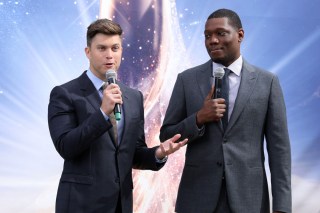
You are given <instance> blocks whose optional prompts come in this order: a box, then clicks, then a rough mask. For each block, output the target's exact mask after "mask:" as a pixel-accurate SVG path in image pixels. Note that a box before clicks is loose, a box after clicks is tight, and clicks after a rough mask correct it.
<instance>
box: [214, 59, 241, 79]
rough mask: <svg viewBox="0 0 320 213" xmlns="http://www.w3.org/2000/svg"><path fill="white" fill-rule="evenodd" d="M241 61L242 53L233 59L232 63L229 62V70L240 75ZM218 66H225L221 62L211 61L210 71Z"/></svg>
mask: <svg viewBox="0 0 320 213" xmlns="http://www.w3.org/2000/svg"><path fill="white" fill-rule="evenodd" d="M242 63H243V59H242V55H240V57H239V58H238V59H237V60H235V61H234V62H233V63H232V64H230V65H229V66H228V67H227V68H228V69H229V70H231V71H232V72H233V73H234V74H236V75H237V76H240V73H241V69H242ZM218 67H222V68H225V66H223V65H222V64H218V63H215V62H212V71H214V70H215V69H217V68H218ZM213 76H214V75H213Z"/></svg>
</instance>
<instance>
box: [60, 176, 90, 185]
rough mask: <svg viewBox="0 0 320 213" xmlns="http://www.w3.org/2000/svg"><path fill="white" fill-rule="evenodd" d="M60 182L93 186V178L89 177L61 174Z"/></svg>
mask: <svg viewBox="0 0 320 213" xmlns="http://www.w3.org/2000/svg"><path fill="white" fill-rule="evenodd" d="M60 182H69V183H81V184H88V185H90V184H93V177H92V176H90V175H76V174H62V176H61V178H60Z"/></svg>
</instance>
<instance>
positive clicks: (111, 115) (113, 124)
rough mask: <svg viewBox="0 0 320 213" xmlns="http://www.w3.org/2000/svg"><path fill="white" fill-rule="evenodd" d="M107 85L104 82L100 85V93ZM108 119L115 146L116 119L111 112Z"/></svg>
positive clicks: (116, 136) (116, 143) (116, 140)
mask: <svg viewBox="0 0 320 213" xmlns="http://www.w3.org/2000/svg"><path fill="white" fill-rule="evenodd" d="M107 85H108V84H107V83H104V84H103V85H102V86H101V88H100V91H101V93H103V90H104V89H105V88H106V87H107ZM109 119H110V122H111V124H112V131H111V135H112V137H113V140H114V142H115V145H116V146H117V145H118V127H117V120H116V117H115V115H114V113H113V112H112V113H111V114H110V115H109Z"/></svg>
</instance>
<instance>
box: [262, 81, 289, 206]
mask: <svg viewBox="0 0 320 213" xmlns="http://www.w3.org/2000/svg"><path fill="white" fill-rule="evenodd" d="M266 142H267V150H268V156H269V166H270V172H271V187H272V196H273V210H274V211H283V212H291V208H292V207H291V206H292V203H291V199H292V198H291V150H290V140H289V134H288V127H287V118H286V107H285V103H284V98H283V94H282V89H281V87H280V83H279V80H278V78H277V77H276V76H275V77H274V79H273V81H272V86H271V91H270V99H269V108H268V116H267V122H266Z"/></svg>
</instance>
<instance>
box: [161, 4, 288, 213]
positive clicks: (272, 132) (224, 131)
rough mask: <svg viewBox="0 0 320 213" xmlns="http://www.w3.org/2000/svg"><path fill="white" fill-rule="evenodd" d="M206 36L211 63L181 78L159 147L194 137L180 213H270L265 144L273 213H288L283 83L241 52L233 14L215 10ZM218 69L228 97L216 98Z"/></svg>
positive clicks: (240, 33)
mask: <svg viewBox="0 0 320 213" xmlns="http://www.w3.org/2000/svg"><path fill="white" fill-rule="evenodd" d="M204 37H205V46H206V48H207V51H208V54H209V56H210V58H211V59H210V60H209V61H208V62H206V63H204V64H202V65H199V66H196V67H194V68H191V69H189V70H186V71H184V72H182V73H180V74H179V75H178V78H177V80H176V83H175V86H174V89H173V92H172V96H171V99H170V102H169V106H168V109H167V112H166V115H165V118H164V121H163V126H162V127H161V130H160V139H161V141H164V140H166V139H168V138H170V137H172V136H173V135H174V134H176V133H178V132H179V133H181V135H182V138H189V142H188V145H187V150H186V158H185V166H184V170H183V174H182V177H181V182H180V186H179V191H178V197H177V203H176V211H177V212H178V213H196V212H197V213H198V212H201V213H212V212H215V213H228V212H236V213H237V212H239V213H242V212H246V213H269V212H270V210H269V209H270V205H269V193H268V184H267V178H266V171H265V163H264V140H266V147H267V151H268V157H269V167H270V172H271V189H272V201H273V202H272V203H273V211H274V212H291V151H290V141H289V135H288V128H287V119H286V108H285V103H284V98H283V94H282V90H281V87H280V84H279V80H278V78H277V76H276V75H275V74H273V73H270V72H267V71H264V70H262V69H260V68H258V67H255V66H253V65H251V64H249V63H248V62H247V61H246V60H245V59H244V58H243V57H242V55H241V54H240V44H241V42H242V40H243V39H244V30H243V28H242V24H241V21H240V18H239V16H238V15H237V14H236V13H235V12H234V11H231V10H228V9H220V10H217V11H215V12H213V13H212V14H211V15H210V16H209V17H208V19H207V21H206V24H205V30H204ZM217 68H219V69H225V73H226V74H225V76H224V77H223V78H225V79H223V81H225V82H229V83H225V84H222V85H224V86H226V87H222V92H223V93H224V92H226V94H227V95H228V98H214V99H213V98H212V97H213V92H214V89H213V87H212V88H211V84H210V78H211V77H212V76H213V73H214V71H215V70H216V69H217ZM230 70H231V71H230ZM228 72H229V73H230V74H229V75H228V74H227V73H228ZM227 88H229V89H227ZM226 97H227V96H226ZM227 99H228V100H227ZM226 112H227V113H226ZM224 118H225V119H224ZM223 120H224V121H223ZM221 121H222V122H221ZM222 124H225V125H222Z"/></svg>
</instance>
